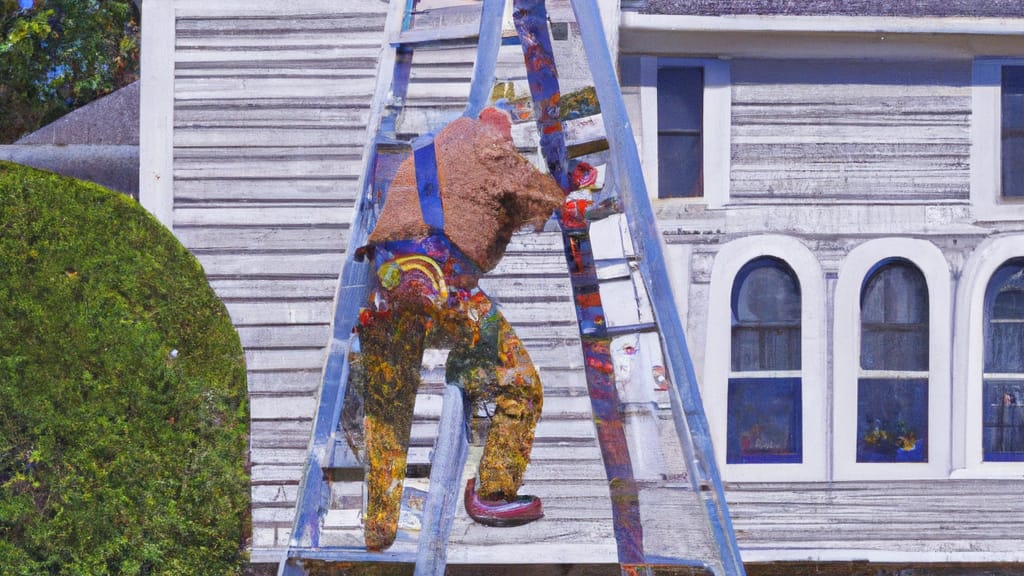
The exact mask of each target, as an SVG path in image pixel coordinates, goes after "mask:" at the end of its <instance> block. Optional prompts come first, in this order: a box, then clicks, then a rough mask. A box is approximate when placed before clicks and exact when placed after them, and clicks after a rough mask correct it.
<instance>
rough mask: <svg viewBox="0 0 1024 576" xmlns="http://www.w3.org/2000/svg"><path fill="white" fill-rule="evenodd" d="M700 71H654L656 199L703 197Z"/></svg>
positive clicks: (702, 76) (701, 72)
mask: <svg viewBox="0 0 1024 576" xmlns="http://www.w3.org/2000/svg"><path fill="white" fill-rule="evenodd" d="M703 118H704V70H703V68H699V67H683V68H661V69H659V70H658V188H659V190H658V197H659V198H698V197H700V196H703V195H704V178H703V172H702V168H703V162H704V155H703V148H704V143H703V138H702V134H701V131H702V127H703V122H704V120H703Z"/></svg>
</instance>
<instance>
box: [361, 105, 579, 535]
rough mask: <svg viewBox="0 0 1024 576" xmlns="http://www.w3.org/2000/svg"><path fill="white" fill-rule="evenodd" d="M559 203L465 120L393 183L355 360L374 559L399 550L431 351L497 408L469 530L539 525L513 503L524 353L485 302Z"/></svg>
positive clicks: (505, 143) (530, 388)
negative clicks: (410, 455) (435, 347)
mask: <svg viewBox="0 0 1024 576" xmlns="http://www.w3.org/2000/svg"><path fill="white" fill-rule="evenodd" d="M564 197H565V195H564V193H563V191H562V189H561V188H560V187H559V186H558V184H556V183H555V181H554V180H553V179H551V177H550V176H547V175H545V174H543V173H541V172H540V171H538V170H537V169H536V168H535V167H534V166H533V165H532V164H530V162H529V161H528V160H527V159H525V158H523V157H522V156H520V155H519V154H518V152H517V151H516V149H515V147H514V145H513V143H512V137H511V121H510V119H509V117H508V115H507V114H505V113H504V112H501V111H499V110H497V109H494V108H488V109H486V110H484V111H483V112H482V113H481V115H480V119H479V120H474V119H471V118H468V117H465V116H463V117H461V118H459V119H457V120H455V121H454V122H452V123H451V124H449V125H448V126H446V127H445V128H444V129H443V130H442V131H441V132H440V133H439V134H438V135H437V137H436V138H430V137H427V138H424V139H420V140H419V141H417V142H416V143H414V153H413V156H412V157H410V158H407V159H406V160H405V161H404V162H403V163H402V164H401V166H400V167H399V169H398V172H397V174H396V175H395V178H394V180H392V182H391V185H390V188H389V191H388V196H387V199H386V201H385V204H384V208H383V210H382V212H381V215H380V218H379V220H378V222H377V225H376V226H375V228H374V230H373V232H372V233H371V234H370V237H369V239H368V244H367V246H365V247H363V248H360V250H361V251H362V252H363V253H364V254H366V255H367V256H369V257H370V258H372V259H373V264H374V268H375V270H376V274H375V275H374V276H373V278H372V282H373V285H372V287H371V290H370V294H369V298H368V306H367V308H365V309H363V311H362V312H361V314H360V318H359V325H358V327H357V332H358V335H359V341H360V354H359V357H358V358H356V359H355V360H356V363H357V364H358V369H357V370H356V372H355V373H357V374H362V378H363V382H362V389H363V390H364V409H365V419H364V424H365V438H366V461H367V465H368V469H367V480H366V482H367V491H368V500H367V511H366V515H365V517H364V538H365V541H366V546H367V548H368V549H370V550H382V549H384V548H387V547H388V546H390V545H391V543H392V542H393V541H394V538H395V534H396V530H397V523H398V516H399V510H400V506H401V497H402V481H403V480H404V478H405V467H406V452H407V449H408V445H409V436H410V430H411V426H412V412H413V405H414V403H415V399H416V390H417V388H418V385H419V370H420V365H421V363H422V355H423V349H424V347H425V345H426V344H427V342H431V343H434V342H439V343H441V344H446V345H449V346H451V348H452V350H451V353H450V354H449V356H448V362H447V369H446V380H447V381H448V382H449V383H453V384H457V385H458V386H460V387H461V388H462V390H463V392H464V394H465V396H466V400H467V402H468V403H480V402H482V403H487V404H490V403H491V402H493V403H494V413H493V415H492V417H491V424H490V430H489V432H488V435H487V440H486V444H485V445H484V452H483V456H482V458H481V461H480V467H479V472H478V476H479V486H476V485H475V482H474V480H472V479H471V480H470V481H469V483H468V485H467V487H466V509H467V512H468V513H469V515H470V516H471V517H472V518H473V519H474V520H476V521H478V522H480V523H482V524H486V525H491V526H513V525H519V524H524V523H526V522H530V521H533V520H536V519H538V518H540V517H541V516H543V512H542V508H541V503H540V499H539V498H537V497H535V496H522V497H521V496H519V494H518V491H519V487H520V485H521V484H522V481H523V473H524V472H525V470H526V465H527V463H528V462H529V457H530V449H531V447H532V444H533V437H534V428H535V426H536V423H537V420H538V418H539V417H540V412H541V406H542V404H543V394H542V390H541V382H540V378H539V377H538V375H537V371H536V369H535V368H534V366H533V363H532V362H531V361H530V357H529V355H528V354H527V352H526V349H525V348H524V347H523V344H522V342H521V341H520V340H519V339H518V338H517V337H516V335H515V332H514V331H513V329H512V327H511V326H510V325H509V323H508V322H507V321H506V320H505V318H504V317H503V316H502V314H501V312H500V311H499V310H498V309H497V307H496V306H495V305H494V304H493V303H492V302H491V300H490V299H489V298H488V297H487V295H486V294H484V292H483V291H481V290H480V288H479V286H478V285H477V281H478V279H479V278H480V276H481V275H482V274H484V273H486V272H487V271H489V270H491V269H493V268H494V267H495V266H496V265H497V264H498V261H499V260H500V259H501V256H502V255H503V254H504V252H505V248H506V246H507V245H508V243H509V241H510V240H511V237H512V234H513V233H514V232H515V231H516V230H517V229H519V228H521V227H522V226H523V225H525V224H533V225H534V226H535V227H538V228H539V227H540V226H543V224H544V222H545V221H546V220H547V219H548V218H549V216H550V215H551V213H552V212H553V211H554V210H555V209H556V208H558V207H560V206H561V205H562V202H563V200H564Z"/></svg>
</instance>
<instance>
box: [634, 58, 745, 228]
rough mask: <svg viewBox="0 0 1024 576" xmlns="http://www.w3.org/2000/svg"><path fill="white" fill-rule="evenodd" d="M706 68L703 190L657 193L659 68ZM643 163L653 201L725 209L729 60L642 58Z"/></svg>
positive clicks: (727, 171)
mask: <svg viewBox="0 0 1024 576" xmlns="http://www.w3.org/2000/svg"><path fill="white" fill-rule="evenodd" d="M660 68H702V69H703V71H704V93H703V103H702V105H703V113H704V116H703V118H702V121H701V138H702V143H703V148H702V153H703V162H702V174H703V184H704V195H703V196H699V197H693V198H659V178H658V136H659V127H658V70H659V69H660ZM640 106H641V111H642V112H641V114H642V116H641V123H642V131H641V134H642V138H641V143H640V144H641V162H642V166H643V172H644V178H645V179H646V180H647V191H648V195H649V196H650V198H651V200H652V201H657V202H680V203H699V204H707V206H708V207H709V208H721V207H722V206H724V205H725V204H728V202H729V179H730V163H731V157H732V156H731V154H732V151H731V146H732V143H731V129H732V126H731V123H732V80H731V78H730V71H729V63H728V62H727V61H725V60H719V59H715V58H661V57H658V56H641V57H640Z"/></svg>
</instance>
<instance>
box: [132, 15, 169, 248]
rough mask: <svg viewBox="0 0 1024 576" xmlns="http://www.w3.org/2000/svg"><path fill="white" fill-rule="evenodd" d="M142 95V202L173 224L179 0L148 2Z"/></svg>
mask: <svg viewBox="0 0 1024 576" xmlns="http://www.w3.org/2000/svg"><path fill="white" fill-rule="evenodd" d="M142 17H143V19H144V20H145V21H146V34H145V36H144V37H143V38H142V55H141V62H140V66H141V70H142V74H141V78H142V86H141V91H140V95H139V203H140V204H142V207H143V208H145V209H146V210H149V212H150V213H151V214H153V216H155V217H156V218H157V220H159V221H160V222H161V223H162V224H163V225H164V226H166V227H167V228H168V229H170V228H172V226H173V219H174V145H173V142H174V138H173V137H172V136H173V133H174V37H175V26H176V24H175V18H174V2H172V1H170V0H167V1H164V2H144V3H143V4H142Z"/></svg>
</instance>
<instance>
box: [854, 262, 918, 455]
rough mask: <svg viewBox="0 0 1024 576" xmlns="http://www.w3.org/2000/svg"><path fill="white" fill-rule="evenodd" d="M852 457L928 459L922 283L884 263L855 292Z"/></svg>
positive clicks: (908, 269) (902, 265) (908, 267)
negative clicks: (857, 333)
mask: <svg viewBox="0 0 1024 576" xmlns="http://www.w3.org/2000/svg"><path fill="white" fill-rule="evenodd" d="M860 310H861V342H860V377H859V379H858V382H857V440H856V442H857V462H927V461H928V447H927V439H928V286H927V284H926V282H925V279H924V275H922V274H921V271H920V270H918V269H917V267H916V266H914V265H913V264H911V263H910V262H907V261H904V260H893V261H889V262H886V263H884V264H883V265H881V266H880V267H879V268H878V269H877V270H875V271H874V272H873V273H872V274H871V275H870V276H869V277H868V279H867V280H866V281H865V283H864V288H863V291H862V293H861V306H860Z"/></svg>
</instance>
